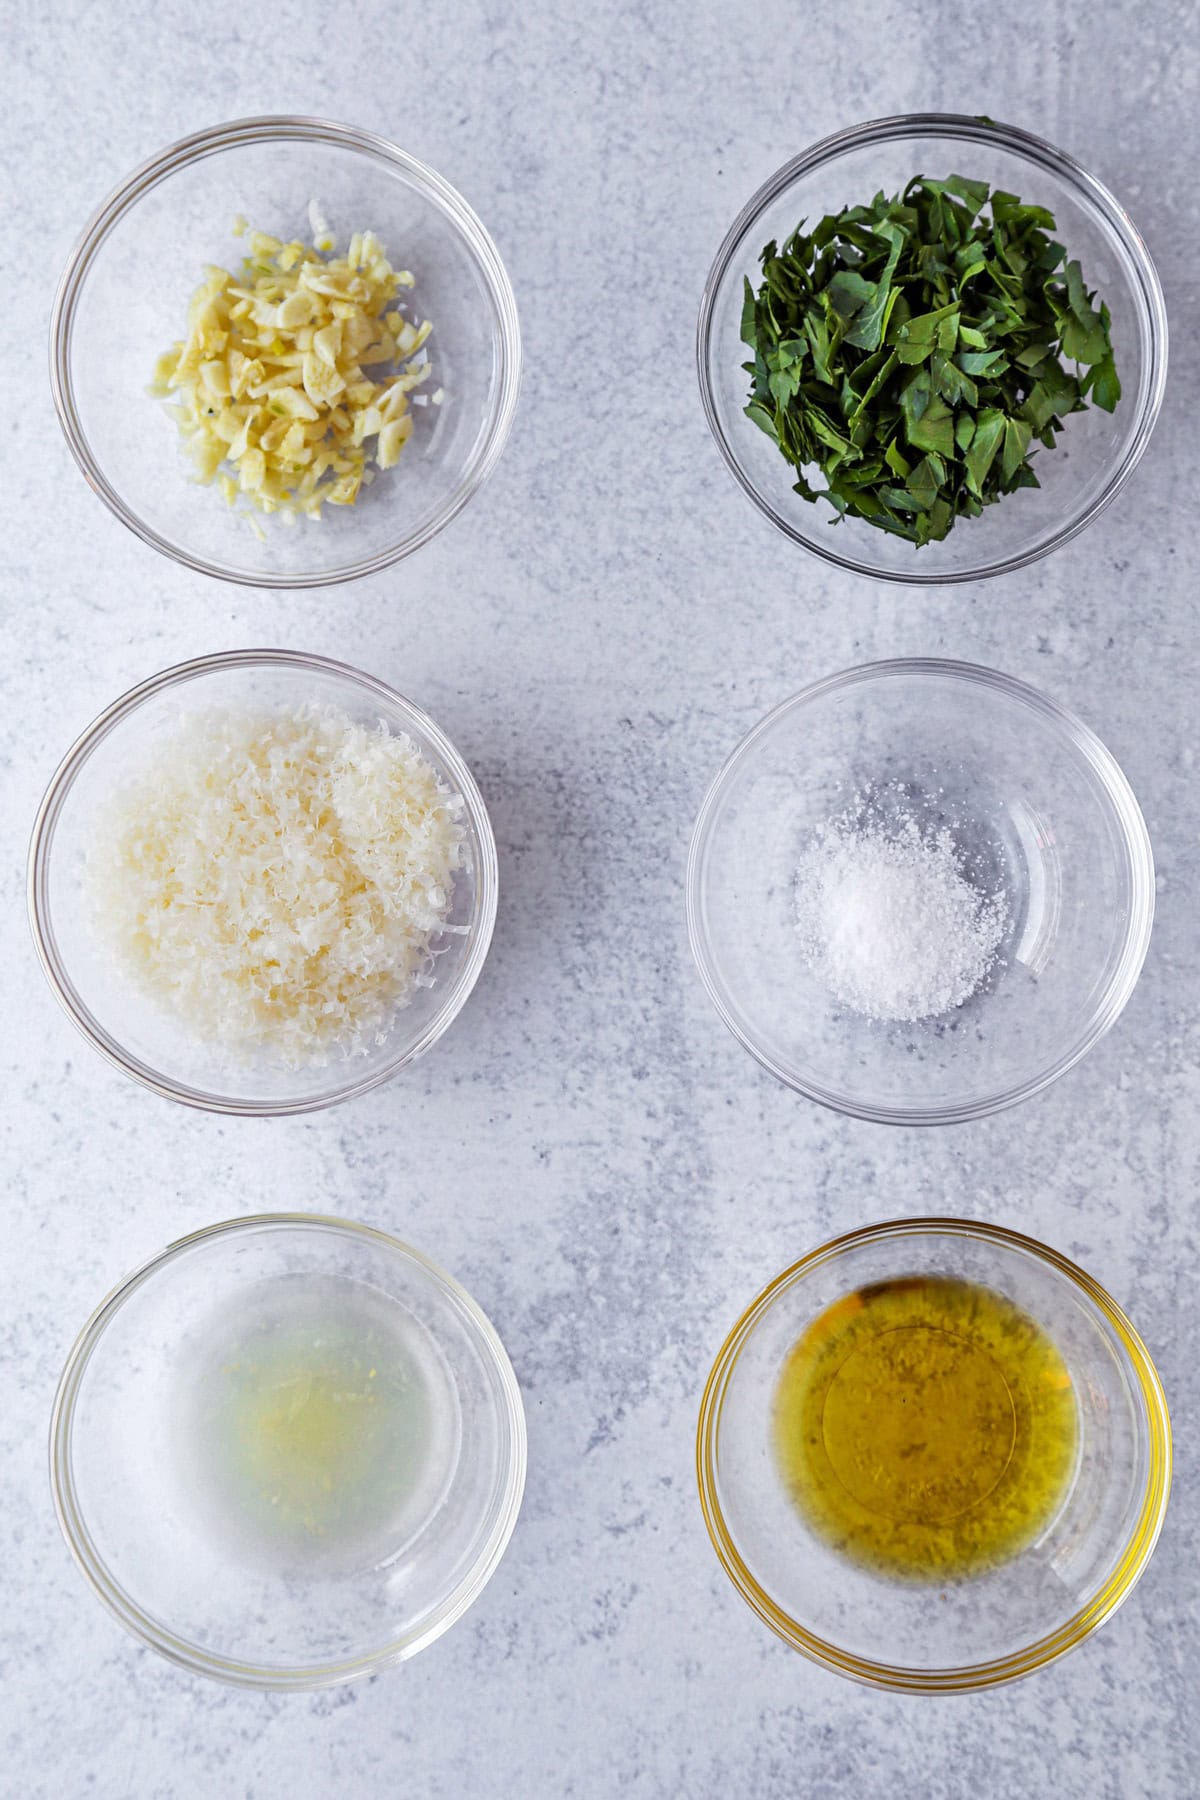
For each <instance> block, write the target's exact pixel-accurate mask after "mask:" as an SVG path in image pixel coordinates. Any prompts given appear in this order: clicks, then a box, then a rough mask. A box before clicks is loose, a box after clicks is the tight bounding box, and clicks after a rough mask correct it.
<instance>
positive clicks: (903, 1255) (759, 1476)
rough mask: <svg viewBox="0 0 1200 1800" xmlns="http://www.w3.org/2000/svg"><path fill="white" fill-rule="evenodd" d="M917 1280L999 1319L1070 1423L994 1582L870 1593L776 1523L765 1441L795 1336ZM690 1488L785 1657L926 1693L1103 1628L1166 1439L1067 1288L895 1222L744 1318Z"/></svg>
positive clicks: (1035, 1261)
mask: <svg viewBox="0 0 1200 1800" xmlns="http://www.w3.org/2000/svg"><path fill="white" fill-rule="evenodd" d="M921 1274H934V1275H942V1276H950V1277H953V1278H957V1279H959V1280H966V1281H971V1282H974V1283H977V1284H979V1285H982V1286H985V1287H988V1288H991V1289H992V1290H993V1291H996V1292H999V1293H1000V1294H1002V1295H1004V1296H1005V1297H1006V1298H1007V1299H1008V1300H1010V1301H1012V1302H1014V1303H1015V1304H1016V1305H1017V1306H1019V1307H1020V1308H1021V1309H1022V1310H1023V1311H1024V1312H1025V1313H1026V1314H1027V1315H1029V1316H1030V1317H1031V1318H1032V1319H1033V1320H1034V1322H1035V1323H1036V1324H1038V1325H1039V1326H1041V1328H1042V1329H1043V1331H1045V1332H1046V1334H1047V1335H1048V1336H1049V1337H1050V1339H1051V1340H1052V1342H1053V1343H1054V1345H1055V1346H1056V1348H1057V1350H1058V1352H1059V1354H1060V1355H1061V1356H1062V1358H1063V1359H1064V1361H1065V1362H1066V1365H1067V1368H1068V1372H1069V1373H1070V1376H1071V1379H1072V1384H1073V1388H1074V1393H1075V1398H1076V1403H1077V1408H1078V1420H1077V1424H1078V1447H1077V1465H1076V1470H1075V1474H1074V1479H1073V1482H1072V1484H1071V1486H1070V1489H1069V1491H1068V1493H1067V1495H1066V1497H1065V1499H1064V1500H1063V1501H1062V1504H1061V1505H1060V1507H1059V1510H1058V1512H1057V1514H1056V1515H1055V1516H1054V1517H1053V1518H1052V1520H1051V1521H1050V1523H1049V1524H1048V1525H1047V1526H1046V1527H1045V1528H1044V1530H1043V1531H1042V1533H1041V1535H1040V1536H1039V1537H1038V1538H1037V1540H1036V1542H1034V1543H1032V1544H1031V1545H1029V1546H1028V1547H1027V1548H1026V1549H1025V1550H1023V1551H1021V1552H1020V1553H1019V1554H1017V1555H1016V1556H1014V1557H1013V1558H1012V1559H1011V1560H1009V1561H1008V1562H1005V1563H1002V1564H1000V1565H999V1566H998V1567H993V1568H989V1569H987V1570H986V1571H985V1572H983V1573H977V1574H975V1575H972V1576H969V1577H961V1578H959V1579H958V1580H956V1581H943V1582H937V1581H926V1582H911V1581H902V1580H895V1579H892V1580H889V1579H887V1578H886V1577H884V1576H882V1575H880V1574H878V1573H876V1572H874V1571H872V1570H870V1569H868V1568H866V1567H865V1566H862V1565H859V1564H857V1563H854V1562H852V1561H850V1560H848V1559H847V1558H845V1557H843V1556H841V1555H839V1554H838V1553H837V1552H836V1551H835V1550H834V1549H832V1548H831V1547H830V1546H829V1545H828V1544H826V1543H825V1542H824V1541H823V1539H821V1538H820V1537H819V1536H817V1535H816V1534H815V1533H814V1532H813V1530H812V1529H811V1527H810V1526H809V1525H808V1523H807V1522H806V1520H805V1519H804V1517H803V1516H802V1514H801V1513H800V1512H799V1511H798V1510H797V1508H796V1506H795V1505H794V1504H793V1502H792V1500H791V1498H790V1496H789V1495H788V1493H787V1491H786V1489H785V1486H784V1483H783V1480H782V1478H781V1476H780V1474H779V1471H778V1468H777V1465H776V1461H775V1455H774V1447H773V1440H772V1405H773V1401H774V1395H775V1388H776V1383H777V1381H778V1378H779V1373H780V1369H781V1366H782V1364H783V1362H784V1359H785V1358H786V1356H787V1355H788V1353H789V1351H790V1350H791V1348H792V1346H793V1345H794V1344H795V1343H796V1342H797V1340H798V1339H799V1338H800V1336H801V1335H802V1333H803V1332H804V1331H805V1330H806V1329H807V1328H808V1326H809V1325H810V1324H811V1323H812V1321H813V1320H814V1319H815V1318H817V1317H818V1316H819V1315H820V1314H821V1313H822V1312H823V1311H824V1310H825V1309H826V1308H827V1307H829V1306H831V1305H833V1304H834V1303H835V1302H836V1301H838V1300H841V1299H843V1298H844V1297H846V1296H847V1295H849V1294H851V1293H852V1292H854V1291H856V1290H858V1289H860V1288H862V1287H863V1286H865V1285H867V1284H870V1283H872V1282H879V1281H891V1280H894V1279H897V1278H902V1277H904V1276H911V1275H921ZM697 1468H698V1474H699V1481H700V1499H701V1505H702V1506H703V1509H704V1518H705V1523H706V1524H707V1526H708V1531H709V1535H710V1537H711V1538H712V1541H713V1545H714V1547H715V1549H716V1552H717V1555H718V1556H719V1557H720V1559H721V1562H722V1564H723V1566H724V1568H725V1570H726V1573H727V1574H728V1575H729V1576H730V1577H731V1579H732V1580H733V1583H734V1585H735V1586H736V1588H737V1589H738V1592H739V1593H740V1594H741V1595H742V1597H743V1598H744V1599H745V1600H747V1601H748V1602H749V1604H750V1605H751V1606H752V1607H753V1609H754V1611H755V1612H756V1613H757V1614H758V1615H759V1617H760V1618H761V1619H764V1620H765V1621H766V1623H767V1624H768V1625H770V1626H771V1627H772V1628H773V1630H775V1631H777V1632H778V1633H779V1635H780V1636H781V1637H782V1638H783V1639H784V1640H785V1641H786V1642H787V1643H789V1644H791V1645H792V1647H793V1648H794V1649H796V1650H800V1651H802V1652H803V1653H804V1654H805V1655H806V1656H809V1657H811V1658H812V1660H813V1661H814V1662H819V1663H822V1664H823V1665H824V1666H825V1667H826V1668H829V1669H834V1670H837V1671H838V1673H840V1674H843V1675H848V1676H851V1677H853V1678H854V1679H856V1680H859V1681H862V1682H866V1683H868V1684H870V1685H872V1686H874V1687H883V1688H894V1689H898V1690H903V1691H907V1692H910V1693H924V1694H928V1693H946V1692H949V1691H953V1690H964V1689H970V1688H982V1687H991V1686H993V1685H995V1684H997V1683H999V1682H1004V1681H1011V1680H1013V1679H1014V1678H1015V1677H1017V1676H1019V1675H1025V1674H1028V1673H1029V1672H1030V1671H1032V1670H1034V1669H1040V1668H1044V1667H1045V1665H1046V1664H1047V1663H1049V1662H1052V1661H1053V1660H1054V1659H1055V1658H1056V1657H1058V1656H1061V1655H1062V1654H1063V1653H1064V1652H1065V1651H1067V1650H1070V1649H1071V1648H1072V1647H1073V1646H1074V1645H1075V1644H1078V1643H1080V1642H1082V1640H1083V1639H1084V1638H1085V1637H1087V1636H1089V1635H1090V1634H1091V1633H1092V1632H1093V1631H1095V1630H1096V1628H1097V1627H1098V1626H1099V1625H1102V1624H1103V1623H1104V1621H1105V1619H1107V1618H1109V1617H1110V1616H1111V1615H1112V1613H1113V1612H1114V1611H1115V1610H1116V1608H1117V1607H1118V1606H1119V1605H1120V1604H1121V1602H1122V1600H1124V1599H1125V1598H1126V1596H1127V1595H1128V1594H1129V1592H1130V1590H1131V1588H1132V1587H1133V1585H1134V1583H1135V1582H1136V1581H1137V1579H1138V1577H1139V1575H1140V1574H1141V1573H1142V1570H1143V1569H1144V1568H1145V1566H1146V1563H1147V1561H1148V1560H1149V1557H1150V1554H1151V1552H1152V1550H1153V1549H1154V1545H1155V1543H1156V1541H1157V1539H1158V1533H1159V1530H1160V1528H1161V1526H1162V1521H1163V1515H1164V1513H1165V1512H1166V1506H1167V1495H1168V1492H1169V1489H1170V1483H1171V1425H1170V1419H1169V1418H1168V1415H1167V1407H1166V1400H1165V1398H1164V1395H1163V1391H1162V1384H1161V1383H1160V1381H1159V1379H1158V1375H1157V1373H1156V1371H1155V1368H1154V1365H1153V1363H1152V1362H1151V1360H1150V1357H1149V1355H1148V1354H1147V1351H1146V1348H1145V1345H1144V1344H1143V1343H1142V1341H1141V1339H1140V1338H1139V1337H1138V1335H1137V1333H1136V1332H1135V1331H1134V1329H1133V1327H1132V1325H1131V1324H1130V1323H1129V1320H1128V1319H1127V1318H1126V1317H1125V1315H1124V1313H1123V1312H1122V1311H1121V1309H1120V1307H1118V1306H1117V1305H1116V1304H1115V1302H1114V1301H1112V1300H1111V1299H1110V1298H1109V1296H1108V1295H1107V1294H1106V1293H1105V1292H1104V1290H1103V1288H1101V1287H1099V1286H1098V1285H1097V1284H1096V1282H1094V1281H1093V1280H1092V1279H1091V1277H1090V1276H1088V1275H1086V1274H1084V1272H1083V1270H1082V1269H1078V1268H1076V1267H1075V1265H1074V1264H1073V1263H1070V1262H1068V1261H1067V1260H1066V1258H1065V1257H1062V1256H1059V1255H1058V1253H1057V1252H1056V1251H1054V1250H1050V1249H1047V1248H1046V1246H1045V1245H1044V1244H1039V1243H1036V1242H1035V1241H1034V1240H1033V1239H1032V1238H1027V1237H1022V1236H1020V1235H1019V1234H1018V1233H1016V1232H1012V1231H1005V1230H1003V1229H1002V1228H1001V1227H999V1226H995V1225H974V1224H970V1223H968V1222H967V1221H966V1220H962V1219H902V1220H899V1221H896V1222H895V1223H891V1224H884V1225H873V1226H869V1227H867V1228H866V1229H864V1230H861V1231H855V1232H851V1233H850V1234H849V1235H847V1236H846V1237H841V1238H837V1239H835V1240H834V1241H833V1242H832V1243H830V1244H826V1245H824V1246H823V1247H822V1248H821V1249H820V1250H815V1251H813V1252H812V1254H811V1255H809V1256H806V1257H803V1258H802V1259H801V1260H800V1261H799V1262H798V1263H795V1264H793V1266H792V1267H791V1268H790V1269H786V1270H785V1271H784V1273H783V1274H782V1275H780V1276H778V1277H777V1279H776V1280H775V1281H773V1282H772V1283H771V1285H770V1286H769V1287H768V1288H766V1289H764V1291H763V1292H762V1293H761V1294H760V1295H759V1296H758V1298H757V1299H756V1300H755V1301H754V1302H753V1303H752V1305H751V1306H749V1307H748V1308H747V1310H746V1312H745V1313H743V1315H742V1317H741V1318H740V1319H739V1320H738V1322H737V1324H736V1325H735V1326H734V1328H733V1330H732V1331H731V1332H730V1334H729V1336H728V1338H727V1339H726V1341H725V1343H724V1345H723V1347H722V1349H721V1352H720V1355H719V1356H718V1357H717V1360H716V1363H715V1365H714V1367H713V1371H712V1374H711V1375H710V1376H709V1379H708V1385H707V1387H706V1388H705V1392H704V1399H703V1403H702V1405H701V1409H700V1426H699V1435H698V1440H697Z"/></svg>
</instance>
